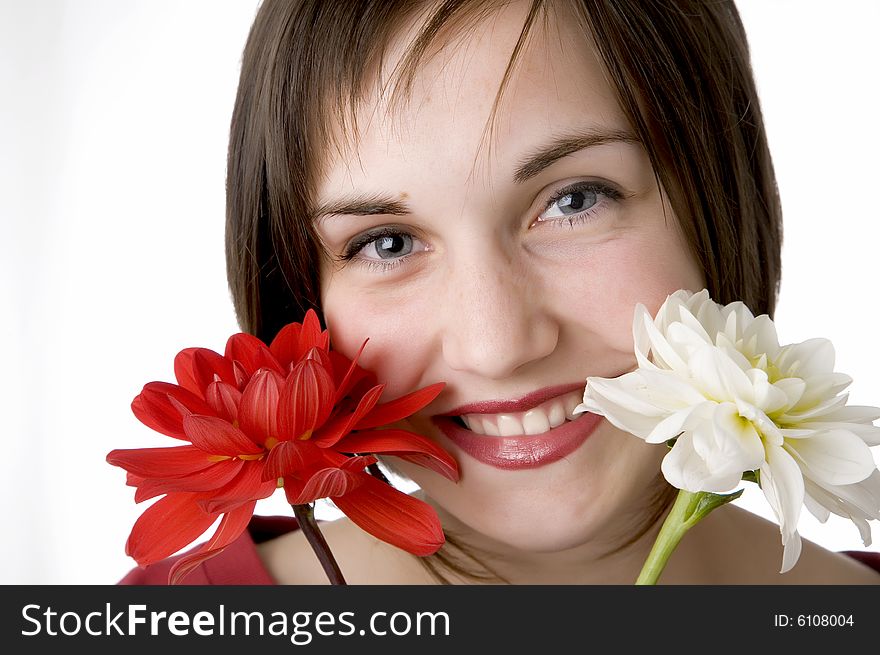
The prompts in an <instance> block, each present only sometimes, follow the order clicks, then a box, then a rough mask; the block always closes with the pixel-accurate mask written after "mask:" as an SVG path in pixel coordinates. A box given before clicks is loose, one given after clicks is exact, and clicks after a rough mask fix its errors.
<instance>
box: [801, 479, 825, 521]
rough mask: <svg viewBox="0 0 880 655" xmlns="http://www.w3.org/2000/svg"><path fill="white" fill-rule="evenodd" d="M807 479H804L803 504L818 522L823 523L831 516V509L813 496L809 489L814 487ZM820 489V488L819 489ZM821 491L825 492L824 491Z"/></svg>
mask: <svg viewBox="0 0 880 655" xmlns="http://www.w3.org/2000/svg"><path fill="white" fill-rule="evenodd" d="M815 487H816V485H814V484H813V483H812V482H810V481H809V480H804V506H805V507H806V508H807V510H809V512H810V514H812V515H813V516H815V517H816V519H817V520H818V521H819V522H820V523H825V522H826V521H827V520H828V517H830V516H831V510H829V509H828V507H827V506H825V505H823V504H822V503H821V502H819V501H818V500H816V499H815V498H813V496H812V493H811V490H812V489H813V488H815ZM820 491H821V490H820ZM822 493H825V492H824V491H823V492H822Z"/></svg>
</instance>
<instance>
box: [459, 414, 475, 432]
mask: <svg viewBox="0 0 880 655" xmlns="http://www.w3.org/2000/svg"><path fill="white" fill-rule="evenodd" d="M459 418H460V419H461V421H462V423H464V424H465V427H467V429H468V430H473V428H472V427H471V419H470V417H468V416H464V415H461V416H459Z"/></svg>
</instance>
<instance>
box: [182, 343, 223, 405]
mask: <svg viewBox="0 0 880 655" xmlns="http://www.w3.org/2000/svg"><path fill="white" fill-rule="evenodd" d="M174 375H175V377H176V378H177V382H178V384H180V386H182V387H183V388H185V389H188V390H189V391H192V392H193V393H194V394H196V395H198V396H200V397H202V398H204V394H205V389H207V388H208V385H209V384H211V383H212V382H214V381H215V380H216V379H217V378H219V379H220V380H222V381H223V382H228V383H230V384H234V383H235V373H234V372H233V370H232V361H231V360H228V359H226V358H225V357H223V355H221V354H220V353H216V352H214V351H213V350H210V349H208V348H185V349H184V350H181V351H180V352H179V353H177V356H176V357H175V358H174Z"/></svg>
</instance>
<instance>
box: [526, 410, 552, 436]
mask: <svg viewBox="0 0 880 655" xmlns="http://www.w3.org/2000/svg"><path fill="white" fill-rule="evenodd" d="M522 424H523V427H524V428H525V430H526V434H544V433H545V432H547V430H549V429H550V420H549V419H548V418H547V414H546V412H544V411H543V410H541V409H530V410H529V411H527V412H526V415H525V416H523V420H522Z"/></svg>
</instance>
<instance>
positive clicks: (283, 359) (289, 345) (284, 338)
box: [269, 323, 302, 371]
mask: <svg viewBox="0 0 880 655" xmlns="http://www.w3.org/2000/svg"><path fill="white" fill-rule="evenodd" d="M300 332H302V325H300V324H299V323H288V324H287V325H285V326H284V327H283V328H281V329H280V330H279V331H278V334H276V335H275V338H274V339H272V343H271V344H270V345H269V350H270V351H271V353H272V354H273V355H274V356H275V359H277V360H278V363H279V364H281V367H282V369H283V370H285V371H286V370H288V369H289V368H290V365H291V364H296V363H297V362H299V360H300V358H301V353H300V348H299V335H300Z"/></svg>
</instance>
